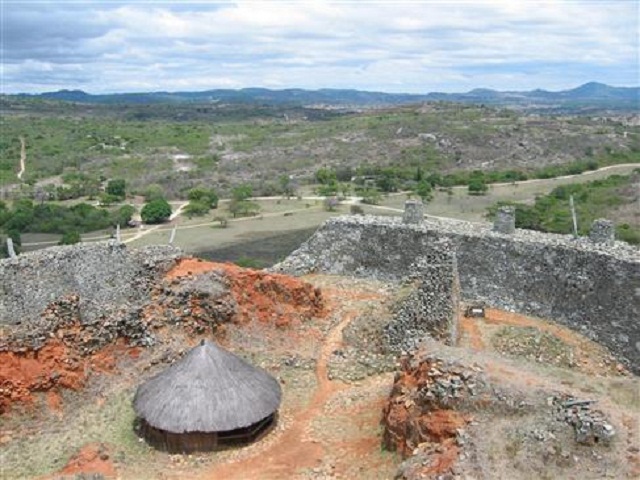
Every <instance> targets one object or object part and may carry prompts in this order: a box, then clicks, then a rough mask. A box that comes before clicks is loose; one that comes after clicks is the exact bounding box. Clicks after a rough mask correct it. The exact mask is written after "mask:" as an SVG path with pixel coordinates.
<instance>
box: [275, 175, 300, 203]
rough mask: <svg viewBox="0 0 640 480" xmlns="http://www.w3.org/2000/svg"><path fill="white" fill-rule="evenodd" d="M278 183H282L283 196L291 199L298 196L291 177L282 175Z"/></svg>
mask: <svg viewBox="0 0 640 480" xmlns="http://www.w3.org/2000/svg"><path fill="white" fill-rule="evenodd" d="M278 181H279V183H280V191H281V193H282V195H284V196H285V197H287V198H289V197H292V196H294V195H295V194H296V189H295V188H294V186H293V184H292V183H291V177H289V175H286V174H285V175H280V178H279V179H278Z"/></svg>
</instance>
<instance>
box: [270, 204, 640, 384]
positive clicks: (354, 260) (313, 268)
mask: <svg viewBox="0 0 640 480" xmlns="http://www.w3.org/2000/svg"><path fill="white" fill-rule="evenodd" d="M447 242H448V244H449V245H450V248H452V249H453V251H454V252H455V257H456V263H457V268H458V274H459V280H460V289H461V296H462V298H463V299H465V300H469V301H484V302H486V303H488V304H490V305H494V306H497V307H500V308H504V309H509V310H513V311H516V312H520V313H525V314H532V315H536V316H541V317H545V318H549V319H553V320H555V321H558V322H559V323H562V324H564V325H566V326H568V327H570V328H573V329H575V330H577V331H578V332H580V333H582V334H585V335H586V336H588V337H590V338H592V339H594V340H596V341H598V342H600V343H601V344H603V345H605V346H607V347H609V348H610V349H611V351H612V352H613V353H614V354H615V355H617V356H618V358H619V359H620V360H621V361H622V362H623V363H625V364H626V365H627V366H629V367H630V368H631V369H632V370H634V371H635V372H639V371H640V252H639V251H638V250H637V249H636V248H634V247H631V246H629V245H627V244H624V243H621V242H613V243H595V242H592V241H590V240H589V239H588V238H578V239H574V238H572V237H571V236H564V235H553V234H544V233H540V232H534V231H529V230H520V229H516V230H515V232H514V233H513V234H504V233H500V232H496V231H493V229H492V226H491V225H485V224H476V223H469V222H463V221H455V220H427V221H425V222H424V223H422V224H418V225H412V224H403V223H401V220H400V219H398V218H388V217H373V216H364V217H362V216H352V217H340V218H335V219H331V220H329V221H327V222H326V223H325V224H324V225H323V226H322V227H321V228H320V229H319V230H318V231H317V232H316V233H315V234H314V236H312V237H311V238H310V239H309V240H308V241H307V242H306V243H304V244H303V245H302V246H301V247H300V248H299V249H298V250H297V251H295V252H294V253H292V254H291V255H290V256H289V257H288V258H287V259H285V261H283V262H282V263H280V264H278V265H276V266H275V267H274V269H275V270H277V271H281V272H287V273H292V274H304V273H310V272H327V273H335V274H353V275H361V276H371V277H377V278H381V279H385V280H399V279H402V278H404V277H405V276H406V275H407V272H408V271H409V267H410V266H411V265H412V264H413V263H414V262H415V261H416V259H418V258H420V257H422V256H425V255H427V254H428V253H429V252H432V251H440V250H442V246H443V245H444V244H445V243H447Z"/></svg>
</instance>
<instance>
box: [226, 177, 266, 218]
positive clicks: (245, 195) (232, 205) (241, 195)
mask: <svg viewBox="0 0 640 480" xmlns="http://www.w3.org/2000/svg"><path fill="white" fill-rule="evenodd" d="M252 194H253V188H252V187H251V185H249V184H242V185H238V186H237V187H235V188H234V189H233V190H232V192H231V201H230V202H229V212H230V213H231V215H233V218H236V217H238V216H247V215H255V214H256V213H258V212H259V211H260V205H258V204H257V203H256V202H252V201H251V200H249V199H250V198H251V195H252Z"/></svg>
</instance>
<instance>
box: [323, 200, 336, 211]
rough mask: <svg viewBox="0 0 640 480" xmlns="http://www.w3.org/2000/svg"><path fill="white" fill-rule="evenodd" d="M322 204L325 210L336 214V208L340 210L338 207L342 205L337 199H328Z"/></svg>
mask: <svg viewBox="0 0 640 480" xmlns="http://www.w3.org/2000/svg"><path fill="white" fill-rule="evenodd" d="M322 203H323V206H324V209H325V210H326V211H327V212H335V210H336V208H338V205H340V202H339V201H338V199H337V198H336V197H327V198H325V199H324V200H323V202H322Z"/></svg>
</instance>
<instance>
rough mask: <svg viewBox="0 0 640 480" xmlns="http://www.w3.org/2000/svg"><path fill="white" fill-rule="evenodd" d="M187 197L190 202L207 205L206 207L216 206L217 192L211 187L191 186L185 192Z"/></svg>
mask: <svg viewBox="0 0 640 480" xmlns="http://www.w3.org/2000/svg"><path fill="white" fill-rule="evenodd" d="M187 197H188V198H189V201H190V202H198V203H202V204H205V205H207V207H208V208H218V194H217V193H216V192H215V190H213V189H206V188H202V187H196V188H192V189H191V190H189V192H187ZM205 213H206V212H205Z"/></svg>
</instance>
